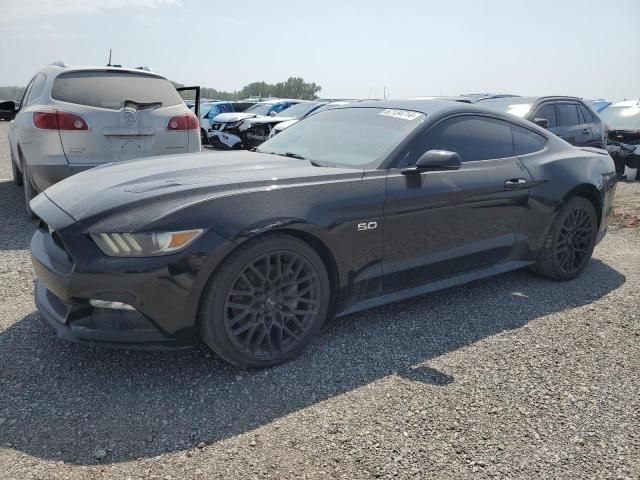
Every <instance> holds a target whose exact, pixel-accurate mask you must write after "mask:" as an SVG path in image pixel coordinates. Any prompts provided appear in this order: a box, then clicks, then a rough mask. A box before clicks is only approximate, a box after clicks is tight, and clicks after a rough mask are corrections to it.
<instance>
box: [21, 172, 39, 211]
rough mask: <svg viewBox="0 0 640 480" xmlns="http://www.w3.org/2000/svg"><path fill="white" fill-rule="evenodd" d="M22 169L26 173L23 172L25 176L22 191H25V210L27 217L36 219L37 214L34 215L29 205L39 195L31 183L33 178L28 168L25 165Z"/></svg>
mask: <svg viewBox="0 0 640 480" xmlns="http://www.w3.org/2000/svg"><path fill="white" fill-rule="evenodd" d="M22 168H23V169H24V171H23V172H22V174H23V182H22V189H23V191H24V208H25V211H26V213H27V217H29V218H36V215H35V213H33V211H32V210H31V205H29V202H31V200H33V198H34V197H35V196H36V195H37V192H36V190H35V188H33V185H32V183H31V177H30V176H29V170H28V169H27V166H26V165H24V166H23V167H22Z"/></svg>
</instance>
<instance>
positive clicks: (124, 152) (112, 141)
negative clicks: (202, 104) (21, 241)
mask: <svg viewBox="0 0 640 480" xmlns="http://www.w3.org/2000/svg"><path fill="white" fill-rule="evenodd" d="M16 110H17V114H16V117H15V120H14V121H13V122H11V124H10V126H9V146H10V150H11V160H12V162H11V165H12V172H13V180H14V182H15V183H16V184H17V185H23V188H24V195H25V203H26V209H27V213H28V215H30V216H33V214H32V212H31V208H30V207H29V202H30V201H31V199H32V198H33V197H35V196H36V194H37V193H38V192H41V191H43V190H45V189H46V188H47V187H49V186H50V185H53V184H54V183H56V182H58V181H60V180H62V179H64V178H66V177H68V176H70V175H73V174H74V173H77V172H80V171H82V170H86V169H89V168H93V167H95V166H98V165H102V164H105V163H109V162H119V161H123V160H130V159H134V158H140V157H147V156H154V155H165V154H176V153H188V152H199V151H200V134H199V130H200V129H199V125H198V119H197V117H196V116H195V114H194V113H193V112H191V111H190V110H189V109H188V108H187V106H186V105H185V104H184V102H183V100H182V98H181V97H180V95H179V94H178V92H177V91H176V89H175V87H174V86H173V85H172V84H171V82H169V80H167V79H166V78H165V77H163V76H161V75H158V74H156V73H152V72H148V71H144V70H141V69H126V68H118V67H69V66H67V65H65V64H63V63H56V64H52V65H50V66H48V67H46V68H44V69H43V70H41V71H40V72H38V73H37V74H36V75H35V76H34V77H33V78H32V79H31V81H30V82H29V84H28V86H27V88H26V90H25V93H24V95H23V97H22V100H21V101H20V104H19V105H18V106H17V107H16Z"/></svg>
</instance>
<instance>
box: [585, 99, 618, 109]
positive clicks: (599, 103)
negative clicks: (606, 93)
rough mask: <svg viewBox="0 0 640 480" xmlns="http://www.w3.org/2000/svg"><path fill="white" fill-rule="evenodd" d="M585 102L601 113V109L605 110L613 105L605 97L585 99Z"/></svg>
mask: <svg viewBox="0 0 640 480" xmlns="http://www.w3.org/2000/svg"><path fill="white" fill-rule="evenodd" d="M583 102H585V103H586V104H587V105H589V106H590V107H591V110H593V111H594V112H596V113H600V112H601V111H603V110H604V109H605V108H607V107H608V106H609V105H611V103H612V102H609V101H607V100H605V99H603V98H598V99H596V100H586V99H585V100H583Z"/></svg>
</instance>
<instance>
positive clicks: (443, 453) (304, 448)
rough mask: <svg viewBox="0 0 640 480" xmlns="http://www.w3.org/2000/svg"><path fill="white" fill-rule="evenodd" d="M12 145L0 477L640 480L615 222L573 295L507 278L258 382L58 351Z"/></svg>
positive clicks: (326, 340)
mask: <svg viewBox="0 0 640 480" xmlns="http://www.w3.org/2000/svg"><path fill="white" fill-rule="evenodd" d="M5 137H6V124H5V123H0V142H1V144H0V219H1V221H0V298H2V301H1V302H0V365H2V367H0V478H9V479H29V478H61V479H90V478H107V477H109V478H122V479H125V478H131V479H138V478H160V479H171V478H173V479H190V478H196V479H199V478H220V479H229V478H274V479H282V478H347V479H356V478H372V477H382V478H390V477H396V478H445V479H450V478H466V477H469V478H527V479H532V478H558V479H566V478H575V479H587V478H622V479H626V478H634V479H636V478H640V346H639V345H640V326H639V320H640V311H639V309H638V306H639V305H640V293H639V291H638V285H639V280H640V229H638V228H632V227H630V226H629V225H628V224H624V223H620V224H619V225H616V226H615V228H614V229H612V231H611V232H610V234H609V235H608V236H607V237H606V239H605V240H604V241H603V242H602V243H601V244H600V245H599V246H598V248H597V249H596V252H595V258H594V260H593V261H592V262H591V264H590V265H589V267H588V268H587V270H586V271H585V272H584V274H583V275H582V276H581V277H580V278H578V279H576V280H573V281H570V282H566V283H554V282H551V281H548V280H544V279H541V278H538V277H536V276H533V275H532V274H529V273H527V272H513V273H509V274H505V275H502V276H499V277H495V278H493V279H489V280H484V281H479V282H475V283H472V284H469V285H466V286H463V287H459V288H455V289H451V290H447V291H444V292H439V293H437V294H432V295H426V296H422V297H419V298H416V299H413V300H410V301H405V302H400V303H396V304H393V305H387V306H385V307H382V308H377V309H374V310H370V311H367V312H364V313H360V314H356V315H352V316H349V317H346V318H343V319H339V320H334V321H332V322H330V323H329V324H328V325H327V326H326V327H325V328H324V330H323V333H322V335H321V337H320V338H319V339H318V341H316V342H315V343H314V344H313V345H312V347H311V348H309V349H308V350H307V351H306V352H305V353H304V354H303V356H302V357H300V358H299V359H297V360H295V361H293V362H291V363H289V364H287V365H284V366H281V367H277V368H274V369H271V370H268V371H262V372H248V373H247V372H242V371H239V370H236V369H234V368H232V367H229V366H227V365H225V364H223V363H221V362H219V361H218V360H216V359H215V358H213V357H211V356H210V355H209V354H208V353H207V351H206V350H205V349H204V348H196V349H194V350H192V351H183V352H180V353H169V354H167V353H162V354H160V353H135V352H130V353H127V352H122V351H108V350H99V349H90V348H86V347H81V346H76V345H71V344H67V343H64V342H62V341H59V340H57V339H56V338H55V337H54V335H53V334H52V332H51V331H50V330H49V328H48V327H47V326H46V325H45V323H44V321H43V320H42V319H41V318H40V316H39V315H38V314H37V313H36V312H35V308H34V304H33V300H32V291H31V289H32V279H33V273H32V269H31V265H30V262H29V256H28V242H29V237H30V234H31V232H32V230H33V228H34V224H33V223H31V222H29V221H27V220H26V219H25V218H24V217H23V215H22V197H21V190H20V189H18V188H17V187H15V186H13V185H12V184H11V183H10V181H9V180H8V179H9V178H10V170H9V164H8V158H9V157H8V149H7V146H6V140H5ZM618 195H619V197H620V198H621V199H628V198H632V197H633V196H634V195H635V196H636V198H638V195H640V182H636V183H635V184H621V185H620V186H619V191H618ZM629 205H631V204H629ZM635 205H636V206H635V207H633V205H631V206H630V207H629V211H630V212H631V213H633V212H632V211H633V209H634V208H635V209H636V210H635V211H636V213H637V208H638V207H637V205H638V203H636V204H635Z"/></svg>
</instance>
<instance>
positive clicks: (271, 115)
mask: <svg viewBox="0 0 640 480" xmlns="http://www.w3.org/2000/svg"><path fill="white" fill-rule="evenodd" d="M277 113H278V112H276V111H275V110H271V111H270V112H269V116H270V117H275V116H276V114H277Z"/></svg>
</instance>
